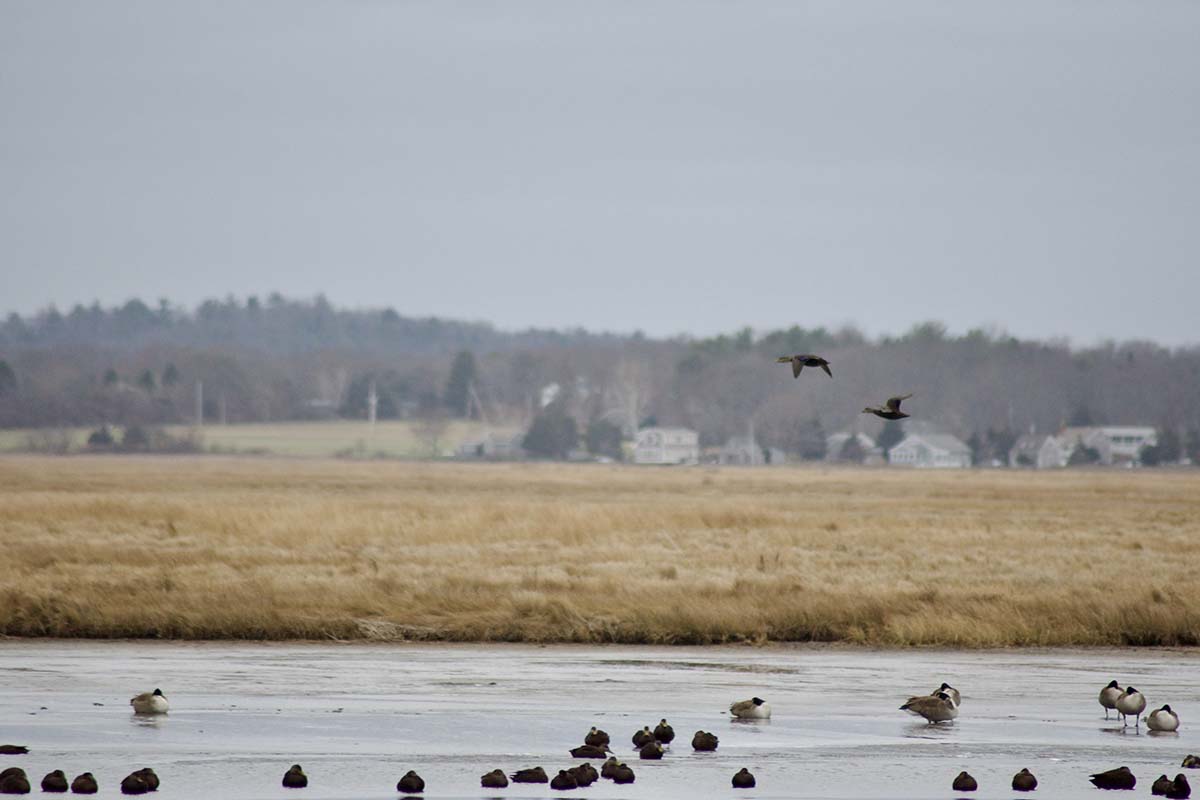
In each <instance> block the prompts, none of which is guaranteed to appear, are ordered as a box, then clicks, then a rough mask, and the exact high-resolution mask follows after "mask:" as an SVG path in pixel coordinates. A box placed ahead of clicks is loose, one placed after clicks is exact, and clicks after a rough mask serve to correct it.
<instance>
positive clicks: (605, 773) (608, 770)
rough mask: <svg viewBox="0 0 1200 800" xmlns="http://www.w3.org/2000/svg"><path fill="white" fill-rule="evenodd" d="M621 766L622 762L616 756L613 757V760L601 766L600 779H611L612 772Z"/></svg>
mask: <svg viewBox="0 0 1200 800" xmlns="http://www.w3.org/2000/svg"><path fill="white" fill-rule="evenodd" d="M620 764H621V762H620V761H619V760H618V759H617V757H616V756H613V757H612V758H610V759H608V760H607V761H605V762H604V763H603V764H601V765H600V777H601V778H610V779H611V778H612V771H613V770H614V769H616V768H617V767H618V766H620Z"/></svg>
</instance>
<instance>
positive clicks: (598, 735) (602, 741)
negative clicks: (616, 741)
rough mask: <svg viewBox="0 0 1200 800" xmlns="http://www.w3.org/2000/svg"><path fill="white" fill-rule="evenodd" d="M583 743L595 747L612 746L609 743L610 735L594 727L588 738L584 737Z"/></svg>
mask: <svg viewBox="0 0 1200 800" xmlns="http://www.w3.org/2000/svg"><path fill="white" fill-rule="evenodd" d="M583 743H584V744H590V745H592V746H593V747H608V746H609V745H610V744H612V742H611V741H609V738H608V734H607V733H605V732H604V731H602V730H600V729H599V728H597V727H594V726H593V727H592V729H591V730H590V731H588V734H587V736H585V737H583Z"/></svg>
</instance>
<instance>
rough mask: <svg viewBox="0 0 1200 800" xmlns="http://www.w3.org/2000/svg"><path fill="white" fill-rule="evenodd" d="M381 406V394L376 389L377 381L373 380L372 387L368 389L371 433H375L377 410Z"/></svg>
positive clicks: (368, 413)
mask: <svg viewBox="0 0 1200 800" xmlns="http://www.w3.org/2000/svg"><path fill="white" fill-rule="evenodd" d="M378 408H379V394H378V393H377V392H376V391H375V381H373V380H372V381H371V387H370V388H369V389H368V390H367V425H368V426H370V429H371V431H370V435H371V436H374V435H375V412H376V410H377V409H378Z"/></svg>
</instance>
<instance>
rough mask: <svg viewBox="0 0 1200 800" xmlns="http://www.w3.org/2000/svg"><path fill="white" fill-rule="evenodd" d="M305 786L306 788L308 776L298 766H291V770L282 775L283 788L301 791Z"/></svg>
mask: <svg viewBox="0 0 1200 800" xmlns="http://www.w3.org/2000/svg"><path fill="white" fill-rule="evenodd" d="M305 786H308V776H307V775H305V774H304V770H303V769H301V767H300V765H299V764H292V766H291V768H290V769H288V771H287V772H285V773H283V788H285V789H303V788H304V787H305Z"/></svg>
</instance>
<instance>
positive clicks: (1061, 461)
mask: <svg viewBox="0 0 1200 800" xmlns="http://www.w3.org/2000/svg"><path fill="white" fill-rule="evenodd" d="M1074 450H1075V446H1074V445H1073V444H1072V445H1068V444H1067V442H1066V440H1064V439H1060V438H1059V437H1057V436H1051V435H1049V434H1046V433H1027V434H1025V435H1024V436H1022V437H1020V438H1019V439H1017V441H1016V442H1015V443H1014V444H1013V446H1012V449H1011V450H1009V451H1008V465H1009V466H1010V467H1035V468H1037V469H1059V468H1061V467H1065V466H1066V465H1067V462H1068V461H1070V460H1071V453H1072V452H1074Z"/></svg>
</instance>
